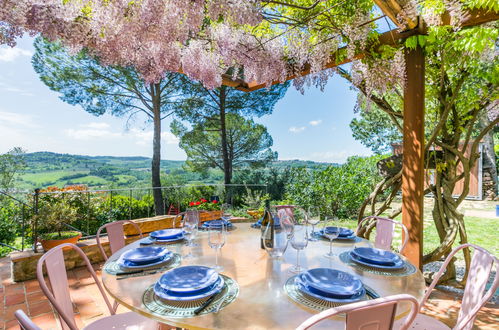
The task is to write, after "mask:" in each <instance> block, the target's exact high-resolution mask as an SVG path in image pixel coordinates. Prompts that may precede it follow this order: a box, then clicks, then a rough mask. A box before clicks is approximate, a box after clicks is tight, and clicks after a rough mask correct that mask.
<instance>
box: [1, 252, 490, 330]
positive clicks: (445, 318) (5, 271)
mask: <svg viewBox="0 0 499 330" xmlns="http://www.w3.org/2000/svg"><path fill="white" fill-rule="evenodd" d="M102 265H103V264H102V263H100V264H95V265H94V269H95V270H96V273H97V275H98V276H100V275H101V270H100V269H101V266H102ZM10 272H11V267H10V260H9V258H3V259H0V278H1V281H2V283H1V285H0V310H1V313H2V323H1V324H0V329H5V330H7V329H19V326H18V323H17V321H16V320H15V317H14V312H15V311H16V310H18V309H22V310H23V311H25V312H26V313H27V314H28V315H29V316H30V317H31V318H32V319H33V321H34V322H35V323H36V324H37V325H39V326H40V327H41V328H42V329H60V326H59V322H58V320H57V317H56V316H55V314H54V310H53V309H52V307H51V306H50V303H49V301H48V299H47V297H45V295H44V294H43V293H42V291H41V290H40V286H39V285H38V281H37V280H30V281H26V282H21V283H14V282H12V280H11V279H10ZM68 278H69V285H70V290H71V296H72V297H73V298H74V299H73V302H74V309H75V312H76V321H77V323H78V326H79V327H83V326H85V325H87V324H89V323H91V322H93V321H95V320H96V319H99V318H101V317H103V316H106V315H107V307H106V306H105V303H104V301H103V300H102V298H101V296H100V294H99V290H98V288H97V287H96V285H95V284H94V282H93V281H92V278H91V276H90V274H89V273H88V271H87V270H86V269H85V268H84V267H80V268H75V269H73V270H68ZM91 297H94V298H91ZM95 298H96V299H95ZM460 305H461V297H460V296H458V295H457V294H454V293H450V292H447V291H440V290H434V292H433V294H432V296H431V298H430V300H429V303H428V305H427V307H428V308H426V309H425V311H424V313H425V314H426V315H429V316H432V317H434V318H437V319H439V320H441V321H442V322H444V323H445V324H447V325H449V326H452V325H453V324H454V323H455V319H456V318H457V314H458V313H459V308H460ZM498 308H499V302H497V301H495V302H489V303H488V304H487V305H485V307H484V308H482V309H481V310H480V312H479V313H478V316H477V319H476V321H475V325H474V327H473V329H484V330H486V329H491V330H492V329H496V328H497V327H496V326H495V325H494V324H498V323H499V314H498V312H497V311H498ZM127 311H128V310H127V309H126V308H124V307H123V306H120V307H119V308H118V313H123V312H127Z"/></svg>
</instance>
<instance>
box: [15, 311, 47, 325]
mask: <svg viewBox="0 0 499 330" xmlns="http://www.w3.org/2000/svg"><path fill="white" fill-rule="evenodd" d="M14 315H15V316H16V319H17V323H19V326H20V327H21V330H42V328H40V327H39V326H37V325H36V324H35V323H34V322H33V321H31V319H30V318H29V317H28V316H27V315H26V314H25V313H24V312H23V310H22V309H18V310H17V311H15V313H14Z"/></svg>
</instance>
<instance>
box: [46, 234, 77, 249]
mask: <svg viewBox="0 0 499 330" xmlns="http://www.w3.org/2000/svg"><path fill="white" fill-rule="evenodd" d="M80 237H81V233H79V234H78V235H76V236H73V237H70V238H64V239H49V240H44V239H41V238H39V239H38V240H39V241H40V243H41V244H42V247H43V249H44V250H45V251H48V250H50V249H51V248H53V247H56V246H57V245H61V244H64V243H72V244H76V242H78V240H79V239H80Z"/></svg>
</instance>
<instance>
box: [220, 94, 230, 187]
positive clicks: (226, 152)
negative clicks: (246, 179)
mask: <svg viewBox="0 0 499 330" xmlns="http://www.w3.org/2000/svg"><path fill="white" fill-rule="evenodd" d="M226 89H227V87H225V86H222V87H220V95H219V97H220V134H221V137H222V157H223V163H224V183H225V184H230V182H231V181H232V160H231V159H230V157H229V150H228V147H227V127H226V122H225V98H226Z"/></svg>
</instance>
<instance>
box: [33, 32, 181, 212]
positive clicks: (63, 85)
mask: <svg viewBox="0 0 499 330" xmlns="http://www.w3.org/2000/svg"><path fill="white" fill-rule="evenodd" d="M34 45H35V50H36V51H35V54H34V55H33V59H32V63H33V67H34V69H35V71H36V72H37V73H38V74H39V75H40V79H41V80H42V81H43V82H44V83H45V84H46V85H47V86H48V87H49V88H50V89H51V90H53V91H56V92H58V93H61V99H62V100H63V101H64V102H67V103H69V104H72V105H80V106H81V107H82V108H83V109H84V110H85V111H87V112H89V113H91V114H93V115H95V116H101V115H103V114H105V113H107V114H111V115H113V116H117V117H125V116H126V117H127V123H128V122H129V121H130V120H133V119H139V118H142V119H145V122H146V123H152V124H153V127H154V134H153V159H152V164H151V173H152V186H153V187H156V188H160V187H161V179H160V160H161V120H162V119H164V118H165V117H167V116H169V115H172V114H173V113H174V112H175V111H176V110H177V108H178V106H179V104H180V102H181V100H182V93H181V88H180V86H181V84H182V82H183V81H184V80H182V79H181V76H182V75H181V74H179V73H166V74H165V75H164V76H163V77H162V78H161V79H160V80H159V81H158V82H157V83H154V84H152V83H151V84H148V83H145V82H144V80H143V79H142V78H141V76H140V74H139V73H138V72H137V71H136V70H135V69H134V68H132V67H119V66H109V65H108V66H103V65H101V64H100V62H99V61H98V59H96V58H94V57H92V56H91V54H89V53H88V52H87V51H86V50H82V51H81V52H79V53H78V54H76V55H71V54H69V53H68V52H67V50H66V49H65V48H64V47H62V45H61V44H60V43H51V42H48V41H47V40H45V39H43V38H40V37H39V38H37V39H36V40H35V44H34ZM162 199H163V198H162V193H161V189H154V200H155V207H156V212H157V214H163V213H164V209H163V208H164V206H163V202H162Z"/></svg>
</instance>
